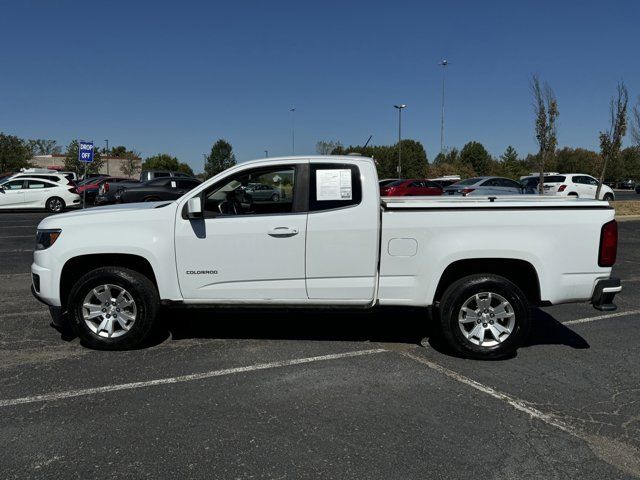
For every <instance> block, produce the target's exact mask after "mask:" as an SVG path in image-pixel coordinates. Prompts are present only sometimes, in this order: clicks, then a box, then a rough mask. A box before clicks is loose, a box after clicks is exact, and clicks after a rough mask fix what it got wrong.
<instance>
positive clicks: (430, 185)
mask: <svg viewBox="0 0 640 480" xmlns="http://www.w3.org/2000/svg"><path fill="white" fill-rule="evenodd" d="M427 195H429V196H431V195H442V188H441V187H440V185H438V184H437V183H435V182H432V181H431V180H424V179H419V178H408V179H406V180H396V181H395V182H392V183H390V184H388V185H385V186H384V187H380V196H382V197H407V196H414V197H416V196H427Z"/></svg>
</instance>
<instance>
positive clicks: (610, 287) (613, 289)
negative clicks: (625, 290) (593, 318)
mask: <svg viewBox="0 0 640 480" xmlns="http://www.w3.org/2000/svg"><path fill="white" fill-rule="evenodd" d="M621 291H622V285H621V284H620V279H619V278H605V279H601V280H598V281H597V282H596V286H595V288H594V290H593V295H592V296H591V304H592V305H593V308H595V309H597V310H602V311H605V312H610V311H613V310H616V309H617V308H618V307H617V306H616V304H615V303H613V299H614V297H615V296H616V293H620V292H621Z"/></svg>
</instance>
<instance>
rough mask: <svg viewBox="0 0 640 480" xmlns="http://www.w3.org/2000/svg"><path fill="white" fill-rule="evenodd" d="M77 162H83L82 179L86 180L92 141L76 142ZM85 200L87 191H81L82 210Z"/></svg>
mask: <svg viewBox="0 0 640 480" xmlns="http://www.w3.org/2000/svg"><path fill="white" fill-rule="evenodd" d="M78 161H79V162H84V179H85V180H86V178H87V164H89V163H91V162H93V141H91V142H85V141H83V140H80V141H79V142H78ZM86 200H87V189H86V188H85V189H84V190H83V191H82V208H84V207H85V204H86Z"/></svg>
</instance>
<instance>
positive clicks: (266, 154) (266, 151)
mask: <svg viewBox="0 0 640 480" xmlns="http://www.w3.org/2000/svg"><path fill="white" fill-rule="evenodd" d="M264 158H269V150H265V151H264Z"/></svg>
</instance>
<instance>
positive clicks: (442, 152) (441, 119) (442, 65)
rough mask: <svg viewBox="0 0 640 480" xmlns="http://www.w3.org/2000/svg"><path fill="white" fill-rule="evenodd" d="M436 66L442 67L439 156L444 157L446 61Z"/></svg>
mask: <svg viewBox="0 0 640 480" xmlns="http://www.w3.org/2000/svg"><path fill="white" fill-rule="evenodd" d="M438 65H440V66H441V67H442V106H441V110H440V156H443V155H444V78H445V75H444V72H445V70H446V68H447V65H449V61H448V60H442V61H441V62H440V63H439V64H438Z"/></svg>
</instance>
